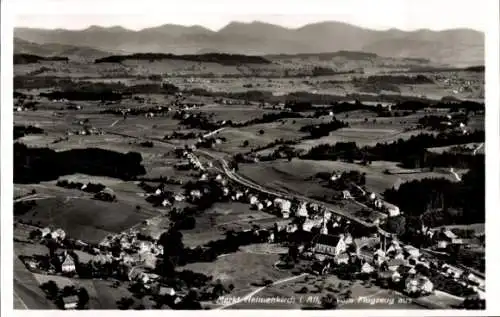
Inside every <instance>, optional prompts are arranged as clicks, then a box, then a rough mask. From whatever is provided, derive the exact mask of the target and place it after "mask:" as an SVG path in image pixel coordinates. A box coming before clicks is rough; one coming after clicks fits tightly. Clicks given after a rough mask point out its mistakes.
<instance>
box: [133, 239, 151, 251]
mask: <svg viewBox="0 0 500 317" xmlns="http://www.w3.org/2000/svg"><path fill="white" fill-rule="evenodd" d="M134 246H135V247H136V248H137V249H138V251H137V252H139V253H146V252H151V250H152V249H153V247H154V244H153V242H151V241H142V240H138V241H136V242H135V243H134Z"/></svg>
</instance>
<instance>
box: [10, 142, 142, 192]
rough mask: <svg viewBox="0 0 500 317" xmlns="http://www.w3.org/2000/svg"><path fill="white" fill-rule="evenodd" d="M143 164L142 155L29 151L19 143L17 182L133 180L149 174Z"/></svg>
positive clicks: (104, 152) (15, 167)
mask: <svg viewBox="0 0 500 317" xmlns="http://www.w3.org/2000/svg"><path fill="white" fill-rule="evenodd" d="M141 162H142V156H141V154H139V153H136V152H129V153H126V154H122V153H118V152H114V151H110V150H103V149H95V148H87V149H71V150H68V151H62V152H56V151H54V150H52V149H49V148H29V147H27V146H26V145H24V144H20V143H17V142H16V143H14V182H15V183H38V182H40V181H49V180H55V179H58V178H59V177H60V176H63V175H69V174H75V173H82V174H88V175H96V176H109V177H116V178H120V179H125V180H129V179H133V178H134V177H136V176H138V175H144V174H146V170H145V169H144V166H143V165H141Z"/></svg>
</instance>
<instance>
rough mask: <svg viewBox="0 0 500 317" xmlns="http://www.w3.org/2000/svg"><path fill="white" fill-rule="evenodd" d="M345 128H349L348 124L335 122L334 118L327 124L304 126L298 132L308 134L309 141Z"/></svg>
mask: <svg viewBox="0 0 500 317" xmlns="http://www.w3.org/2000/svg"><path fill="white" fill-rule="evenodd" d="M347 127H349V124H348V123H347V122H344V121H341V120H337V118H335V117H334V118H333V119H332V120H331V121H330V122H327V123H320V124H309V125H305V126H303V127H301V128H300V131H301V132H307V133H309V134H310V138H311V139H318V138H321V137H324V136H328V135H329V134H330V132H332V131H336V130H338V129H342V128H347Z"/></svg>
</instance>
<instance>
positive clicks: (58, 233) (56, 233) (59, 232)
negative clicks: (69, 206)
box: [50, 229, 66, 240]
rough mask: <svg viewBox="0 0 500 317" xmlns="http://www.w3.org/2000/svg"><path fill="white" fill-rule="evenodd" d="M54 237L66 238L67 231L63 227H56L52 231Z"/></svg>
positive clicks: (55, 238)
mask: <svg viewBox="0 0 500 317" xmlns="http://www.w3.org/2000/svg"><path fill="white" fill-rule="evenodd" d="M50 235H51V237H52V239H54V240H57V239H59V240H64V239H65V238H66V232H64V230H62V229H56V230H54V231H52V232H51V233H50Z"/></svg>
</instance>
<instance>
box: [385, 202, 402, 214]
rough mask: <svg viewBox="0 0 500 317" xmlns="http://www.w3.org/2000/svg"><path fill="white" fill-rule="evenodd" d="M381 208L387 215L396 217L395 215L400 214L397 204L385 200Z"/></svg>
mask: <svg viewBox="0 0 500 317" xmlns="http://www.w3.org/2000/svg"><path fill="white" fill-rule="evenodd" d="M382 208H383V209H384V211H385V212H386V213H387V214H388V215H389V217H396V216H399V215H400V214H401V212H400V211H399V207H398V206H396V205H393V204H390V203H388V202H385V201H384V202H383V206H382Z"/></svg>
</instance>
